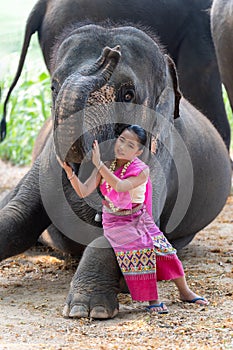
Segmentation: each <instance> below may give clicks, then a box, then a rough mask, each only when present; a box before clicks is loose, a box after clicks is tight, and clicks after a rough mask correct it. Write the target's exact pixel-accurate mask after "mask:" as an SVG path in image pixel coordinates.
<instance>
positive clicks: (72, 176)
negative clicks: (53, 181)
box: [67, 170, 75, 181]
mask: <svg viewBox="0 0 233 350" xmlns="http://www.w3.org/2000/svg"><path fill="white" fill-rule="evenodd" d="M74 177H75V172H74V170H73V171H72V175H71V176H70V177H67V178H68V180H69V181H70V180H72V179H73V178H74Z"/></svg>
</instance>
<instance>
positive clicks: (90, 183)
mask: <svg viewBox="0 0 233 350" xmlns="http://www.w3.org/2000/svg"><path fill="white" fill-rule="evenodd" d="M59 162H60V161H59ZM60 164H61V166H62V167H63V169H64V170H65V172H66V175H67V178H68V180H70V183H71V185H72V187H73V188H74V190H75V192H76V193H77V194H78V195H79V197H81V198H84V197H87V196H89V194H91V193H92V192H93V191H94V190H95V189H96V187H97V186H98V184H99V183H100V180H101V175H100V173H99V172H98V170H97V169H96V168H95V169H94V170H93V171H92V173H91V175H90V177H89V178H88V179H87V180H86V181H85V182H84V183H83V182H81V181H80V180H79V178H78V177H77V176H76V175H75V173H74V171H73V170H72V168H71V167H70V166H69V165H68V164H67V163H65V162H64V163H61V162H60Z"/></svg>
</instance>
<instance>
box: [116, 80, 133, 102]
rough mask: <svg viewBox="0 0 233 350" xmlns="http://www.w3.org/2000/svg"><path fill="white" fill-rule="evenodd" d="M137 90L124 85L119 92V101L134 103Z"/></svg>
mask: <svg viewBox="0 0 233 350" xmlns="http://www.w3.org/2000/svg"><path fill="white" fill-rule="evenodd" d="M135 97H136V96H135V89H134V87H133V86H132V85H131V84H130V86H129V85H128V84H127V85H123V86H121V88H120V89H119V92H118V101H121V102H134V100H135Z"/></svg>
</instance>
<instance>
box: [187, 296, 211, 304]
mask: <svg viewBox="0 0 233 350" xmlns="http://www.w3.org/2000/svg"><path fill="white" fill-rule="evenodd" d="M198 300H201V301H206V302H207V303H206V304H203V303H197V301H198ZM182 301H183V302H184V303H190V304H196V305H200V306H206V305H208V304H209V302H208V301H207V300H206V299H205V298H203V297H196V298H194V299H192V300H182Z"/></svg>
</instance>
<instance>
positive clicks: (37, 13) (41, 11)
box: [0, 0, 47, 142]
mask: <svg viewBox="0 0 233 350" xmlns="http://www.w3.org/2000/svg"><path fill="white" fill-rule="evenodd" d="M46 8H47V0H40V1H38V2H37V3H36V4H35V6H34V7H33V9H32V11H31V13H30V15H29V17H28V19H27V23H26V28H25V33H24V41H23V46H22V50H21V54H20V59H19V63H18V68H17V72H16V74H15V77H14V80H13V82H12V84H11V86H10V88H9V90H8V93H7V96H6V98H5V101H4V105H3V116H2V120H1V123H0V142H2V141H3V140H4V138H5V137H6V130H7V128H6V113H7V103H8V101H9V98H10V95H11V93H12V91H13V89H14V87H15V85H16V84H17V82H18V80H19V77H20V75H21V72H22V69H23V65H24V62H25V58H26V55H27V51H28V47H29V44H30V40H31V37H32V35H33V34H34V33H35V32H36V31H39V28H40V26H41V24H42V21H43V18H44V15H45V12H46Z"/></svg>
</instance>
